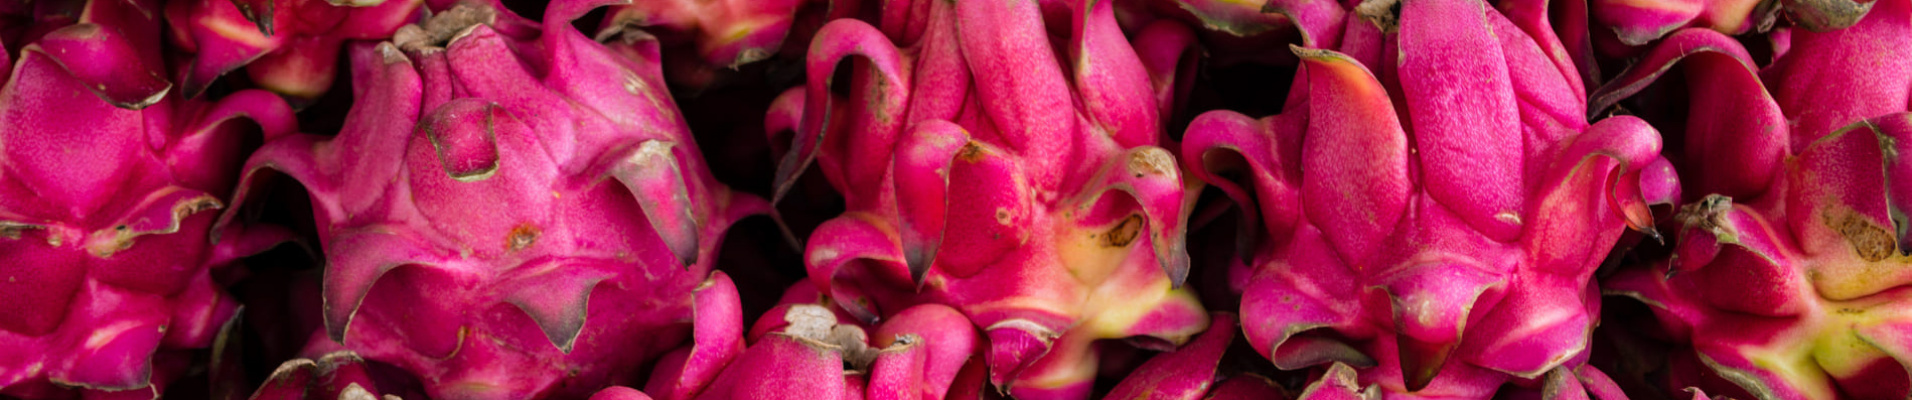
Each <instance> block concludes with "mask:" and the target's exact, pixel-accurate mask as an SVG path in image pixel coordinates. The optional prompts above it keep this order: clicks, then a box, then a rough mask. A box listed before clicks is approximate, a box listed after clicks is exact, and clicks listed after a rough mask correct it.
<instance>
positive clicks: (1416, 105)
mask: <svg viewBox="0 0 1912 400" xmlns="http://www.w3.org/2000/svg"><path fill="white" fill-rule="evenodd" d="M1514 6H1516V7H1519V6H1531V5H1518V4H1517V5H1514ZM1357 9H1358V11H1360V12H1359V14H1361V15H1359V16H1360V17H1362V18H1367V19H1369V20H1370V21H1377V22H1381V23H1370V22H1368V21H1349V22H1348V26H1349V27H1350V28H1349V29H1348V32H1349V33H1348V35H1347V36H1346V37H1344V38H1343V39H1342V40H1341V44H1342V49H1343V50H1344V51H1345V52H1346V54H1343V53H1341V52H1335V51H1330V50H1316V49H1307V48H1303V47H1296V48H1295V52H1296V53H1297V54H1298V55H1300V56H1301V57H1302V58H1303V60H1304V61H1303V66H1302V70H1301V72H1300V73H1299V74H1298V75H1297V78H1296V84H1295V86H1294V87H1295V88H1296V89H1295V91H1294V92H1293V93H1291V94H1290V97H1289V99H1288V102H1287V111H1285V112H1283V113H1282V114H1279V115H1275V116H1271V117H1267V118H1264V119H1261V120H1254V119H1250V118H1248V117H1246V116H1243V115H1240V114H1237V113H1233V112H1228V111H1218V112H1211V113H1209V114H1205V115H1203V116H1201V117H1198V118H1197V120H1196V121H1195V122H1194V123H1192V124H1191V125H1190V127H1189V130H1188V134H1187V136H1186V141H1185V142H1184V144H1183V145H1184V147H1183V149H1182V150H1183V158H1184V159H1185V160H1188V162H1187V164H1188V165H1189V166H1190V168H1191V171H1192V173H1193V174H1195V175H1196V176H1198V177H1201V178H1202V179H1203V180H1205V181H1208V182H1209V183H1211V184H1214V185H1216V186H1217V187H1219V188H1220V189H1222V190H1223V191H1224V192H1226V193H1227V194H1228V195H1229V196H1230V197H1231V198H1233V199H1235V201H1236V202H1237V204H1238V205H1239V206H1241V207H1243V208H1244V209H1245V210H1246V212H1244V213H1243V214H1244V215H1246V216H1249V217H1251V218H1256V220H1253V221H1249V225H1250V226H1258V227H1260V228H1259V229H1257V230H1255V231H1252V232H1249V233H1246V235H1248V236H1249V238H1252V240H1254V241H1253V242H1251V244H1250V246H1249V247H1248V249H1249V250H1250V254H1247V255H1245V256H1244V257H1245V258H1247V259H1248V261H1247V262H1248V264H1245V265H1242V266H1241V267H1239V268H1240V269H1242V270H1243V271H1241V272H1239V273H1238V275H1237V276H1241V277H1243V283H1241V284H1240V285H1241V289H1242V290H1243V292H1244V293H1243V299H1242V306H1241V310H1242V311H1241V312H1242V319H1243V320H1244V321H1249V322H1247V323H1245V324H1244V328H1243V330H1244V331H1245V333H1246V335H1247V338H1248V340H1249V343H1250V344H1252V345H1253V346H1254V347H1255V348H1256V349H1257V350H1258V351H1260V352H1261V353H1262V354H1263V355H1264V356H1266V357H1268V358H1269V359H1270V360H1273V361H1274V362H1275V365H1276V366H1277V367H1280V368H1282V369H1299V368H1306V367H1311V366H1318V365H1327V364H1329V363H1331V362H1341V363H1346V364H1348V365H1350V366H1353V367H1356V368H1359V369H1361V370H1362V372H1361V373H1360V374H1359V375H1360V379H1361V380H1362V381H1363V382H1371V383H1376V384H1379V385H1380V387H1381V389H1382V391H1384V392H1387V393H1391V394H1409V395H1412V396H1420V397H1450V396H1451V397H1462V398H1465V397H1485V396H1491V395H1492V394H1493V393H1494V390H1496V389H1497V388H1498V387H1500V386H1501V385H1502V384H1504V383H1507V382H1510V381H1513V382H1516V383H1519V382H1521V381H1527V380H1532V379H1537V378H1541V377H1542V376H1543V375H1546V374H1549V373H1550V371H1556V370H1575V369H1577V368H1578V367H1576V365H1578V364H1579V363H1580V362H1583V361H1584V360H1585V357H1586V352H1585V350H1586V349H1587V347H1588V342H1587V339H1588V337H1589V335H1590V331H1591V329H1592V328H1593V326H1594V325H1595V323H1596V321H1595V319H1596V318H1597V316H1598V315H1599V292H1598V290H1597V288H1596V286H1595V285H1594V284H1593V282H1592V279H1591V278H1592V275H1593V272H1594V270H1595V269H1597V268H1598V266H1599V265H1600V263H1601V262H1602V261H1603V260H1604V259H1605V258H1606V256H1607V254H1608V251H1609V250H1610V249H1611V246H1613V244H1614V243H1615V242H1616V241H1617V240H1618V239H1619V238H1620V236H1621V234H1622V233H1623V232H1624V231H1625V230H1626V228H1627V227H1629V226H1630V227H1635V228H1637V229H1650V227H1651V226H1652V223H1651V218H1652V217H1651V215H1650V213H1649V212H1648V211H1647V205H1648V204H1653V203H1660V202H1671V201H1673V200H1674V197H1675V194H1676V193H1677V185H1678V180H1677V178H1674V177H1673V176H1672V174H1671V169H1670V166H1669V165H1668V164H1667V162H1666V161H1665V159H1663V158H1661V157H1660V156H1659V155H1658V153H1659V149H1660V143H1659V136H1658V134H1657V133H1656V132H1654V131H1653V129H1652V128H1651V127H1649V126H1647V125H1646V124H1645V123H1644V122H1642V121H1640V120H1639V119H1637V118H1632V117H1614V118H1608V119H1606V120H1602V121H1600V122H1599V123H1595V124H1588V123H1587V122H1586V120H1585V119H1582V118H1583V117H1581V115H1584V113H1585V111H1584V110H1585V105H1584V103H1582V102H1581V100H1580V99H1581V98H1583V97H1582V96H1581V95H1580V93H1583V91H1584V89H1581V87H1580V86H1579V82H1580V81H1579V79H1577V78H1578V77H1579V74H1578V72H1576V71H1575V70H1574V68H1573V65H1572V63H1571V62H1569V61H1568V60H1569V57H1568V56H1566V53H1567V52H1566V50H1565V46H1562V45H1560V44H1559V43H1558V42H1557V41H1555V40H1554V39H1553V34H1552V30H1551V29H1550V28H1548V27H1547V22H1546V19H1545V16H1546V15H1547V12H1545V10H1544V9H1539V10H1533V9H1521V8H1510V9H1507V10H1497V9H1494V8H1492V7H1490V6H1488V5H1486V4H1484V3H1482V2H1479V1H1473V0H1403V1H1401V2H1399V3H1392V2H1387V1H1373V2H1369V3H1365V4H1362V5H1360V6H1359V7H1358V8H1357ZM1394 9H1398V10H1399V11H1398V14H1394V11H1388V10H1394ZM1382 13H1385V14H1382ZM1356 60H1363V61H1356ZM1364 65H1370V66H1380V68H1379V70H1378V71H1375V72H1373V73H1371V72H1370V69H1368V68H1366V67H1364ZM1516 132H1518V134H1515V133H1516ZM1225 176H1242V177H1243V178H1242V181H1235V180H1230V179H1226V178H1224V177H1225Z"/></svg>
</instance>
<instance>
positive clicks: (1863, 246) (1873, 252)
mask: <svg viewBox="0 0 1912 400" xmlns="http://www.w3.org/2000/svg"><path fill="white" fill-rule="evenodd" d="M1831 225H1832V229H1833V230H1835V231H1838V232H1839V236H1843V237H1845V238H1846V242H1847V243H1850V244H1852V250H1853V251H1856V252H1858V253H1859V258H1862V259H1865V260H1866V261H1879V260H1884V259H1885V258H1886V257H1889V256H1891V255H1892V250H1893V247H1894V246H1895V245H1894V244H1893V237H1892V233H1890V232H1886V230H1885V229H1884V228H1880V227H1879V226H1878V225H1875V224H1873V223H1871V222H1869V221H1866V220H1865V219H1863V218H1859V216H1858V214H1856V213H1846V215H1845V218H1840V219H1839V220H1838V221H1837V222H1834V223H1832V224H1831Z"/></svg>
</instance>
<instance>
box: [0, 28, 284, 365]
mask: <svg viewBox="0 0 1912 400" xmlns="http://www.w3.org/2000/svg"><path fill="white" fill-rule="evenodd" d="M158 6H159V4H158V3H157V2H153V1H90V2H66V3H61V4H41V5H39V7H37V8H31V10H30V11H29V12H27V13H26V14H24V15H25V16H26V18H25V19H23V21H26V22H25V23H27V24H29V26H24V27H16V28H21V30H19V31H14V32H22V33H20V34H18V35H17V36H15V35H9V38H10V39H12V40H19V41H21V43H20V44H19V47H9V48H16V49H19V50H18V52H17V53H8V52H0V73H4V74H6V75H5V77H6V78H5V81H4V84H3V85H0V278H3V279H0V397H21V398H29V399H33V398H65V397H75V396H77V395H86V396H89V398H91V397H96V396H97V397H111V398H117V397H124V398H153V397H156V396H158V395H159V394H160V393H162V392H163V391H164V390H165V388H166V386H167V385H168V384H169V383H171V382H173V381H174V380H176V379H179V378H181V377H182V376H183V375H185V374H187V373H188V372H189V369H190V366H189V363H190V362H191V360H192V359H193V350H195V349H204V348H206V347H208V346H210V345H211V344H212V340H213V337H214V336H215V334H216V332H217V330H218V328H219V326H220V325H221V324H224V323H225V322H226V320H227V319H228V318H230V317H231V316H232V315H233V313H234V312H235V308H236V306H237V304H236V303H235V302H234V301H233V299H232V298H231V296H229V295H227V294H226V293H225V292H224V290H223V289H222V288H221V287H220V286H219V285H218V284H217V283H215V282H214V280H213V275H212V270H213V269H218V268H222V267H225V266H227V265H230V264H232V263H234V262H236V261H238V259H239V258H241V257H244V256H247V255H251V254H253V253H256V252H259V251H262V250H264V249H265V248H266V247H270V246H272V245H275V244H277V243H279V242H282V241H284V240H287V239H289V238H290V235H289V233H287V232H285V231H283V230H279V229H273V228H269V227H259V228H254V229H239V228H233V229H228V230H226V231H225V232H224V234H223V236H224V238H223V240H220V241H218V242H216V243H215V242H213V241H211V240H209V239H210V236H211V235H209V233H210V230H211V229H212V228H213V225H214V224H213V222H214V220H215V219H216V218H217V216H218V213H217V212H214V210H218V209H220V208H222V207H224V204H225V200H224V199H225V198H226V197H225V196H226V195H228V194H230V193H231V190H232V188H233V185H234V182H235V181H236V180H237V178H238V173H237V171H238V170H237V168H238V167H239V166H240V163H241V160H242V159H243V157H244V151H246V149H245V147H246V145H245V144H244V143H245V139H246V138H248V137H251V136H253V135H258V134H259V132H263V134H264V135H266V136H282V135H286V134H289V133H291V132H293V131H296V130H297V126H296V122H295V121H294V120H293V118H292V111H291V109H290V108H289V107H287V106H286V104H285V103H284V102H283V101H280V100H279V99H278V98H277V97H276V96H273V95H271V94H270V93H266V92H262V91H240V92H236V93H233V94H232V95H230V96H228V97H226V98H224V99H221V100H220V101H219V102H217V103H209V102H197V101H189V100H185V99H182V98H180V96H178V95H177V93H175V92H173V91H172V90H171V89H172V84H171V83H170V82H168V81H167V80H166V79H165V78H164V76H165V73H164V72H162V71H164V69H163V68H164V64H163V63H162V59H161V55H160V52H159V45H158V43H157V40H158V39H157V38H159V29H160V22H159V21H158V20H156V19H154V18H153V17H152V16H153V15H156V14H155V11H157V10H158ZM69 12H70V13H69ZM8 45H10V46H12V45H15V44H13V43H9V44H8Z"/></svg>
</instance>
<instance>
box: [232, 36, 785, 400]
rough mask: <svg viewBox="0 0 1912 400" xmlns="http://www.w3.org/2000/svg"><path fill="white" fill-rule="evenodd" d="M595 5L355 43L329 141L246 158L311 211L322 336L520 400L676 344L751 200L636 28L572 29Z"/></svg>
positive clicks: (425, 375)
mask: <svg viewBox="0 0 1912 400" xmlns="http://www.w3.org/2000/svg"><path fill="white" fill-rule="evenodd" d="M602 3H603V2H598V1H558V2H554V3H552V4H550V7H549V9H548V10H547V12H546V14H545V17H544V21H543V23H542V24H541V25H542V26H540V24H538V23H533V22H531V21H529V20H527V19H524V18H522V17H517V16H515V15H511V14H509V13H508V12H506V11H501V10H498V9H496V8H493V6H490V5H483V4H461V5H458V6H456V7H453V8H450V9H448V10H445V11H443V12H440V13H438V14H436V15H434V16H433V17H432V18H431V19H430V20H428V21H425V22H424V23H423V25H410V26H406V27H404V28H400V29H399V30H398V32H397V34H396V36H395V37H394V39H393V40H392V41H391V42H385V43H380V44H378V45H376V46H372V45H369V44H367V45H359V46H356V47H354V49H353V51H352V57H353V58H352V72H353V74H354V76H353V82H354V83H355V85H354V88H353V94H354V95H355V96H354V97H355V98H356V99H357V100H356V105H355V106H354V107H353V108H352V111H351V113H350V114H349V115H348V116H347V117H346V122H345V125H344V126H345V128H344V130H343V131H342V132H340V133H339V134H338V135H337V136H336V137H328V136H319V135H299V136H291V137H286V138H283V139H279V140H275V141H272V142H270V143H268V144H267V145H266V146H265V147H264V148H262V149H261V150H260V151H259V152H258V153H257V154H256V155H254V156H253V158H252V159H251V160H249V161H248V163H247V165H246V171H247V173H248V176H249V177H253V178H258V177H264V176H269V175H271V174H272V173H278V174H284V175H289V176H291V177H292V178H294V179H296V180H297V181H298V183H300V184H303V186H304V187H305V189H306V190H307V191H308V192H309V194H310V196H311V198H312V203H313V218H314V220H315V222H316V225H317V227H318V234H319V235H320V237H319V239H320V242H321V244H322V245H323V248H324V253H325V258H326V261H327V263H328V265H327V266H326V274H325V280H324V283H323V286H324V287H323V294H324V307H325V309H324V318H325V328H326V331H327V333H328V336H329V337H330V340H335V341H339V342H340V343H342V344H343V345H344V347H345V348H346V349H350V350H353V351H355V352H357V353H358V354H359V355H361V356H363V357H365V358H366V359H369V360H373V361H379V362H384V363H389V364H393V365H396V366H398V367H400V368H402V369H404V370H406V371H409V372H410V373H412V374H414V375H417V376H418V378H419V379H420V380H421V381H422V383H423V385H424V386H425V390H426V392H427V394H429V395H430V396H431V397H433V398H459V399H499V398H507V399H528V398H541V397H547V396H549V397H564V398H569V397H574V396H576V397H581V396H582V395H584V394H588V393H591V392H593V391H595V390H597V389H598V388H601V387H605V386H608V385H613V384H626V383H629V382H628V381H629V380H632V379H635V378H636V376H635V374H636V372H637V371H638V370H639V368H640V367H642V366H643V365H645V364H646V363H648V362H650V361H651V360H653V359H655V358H657V357H658V356H659V355H661V354H662V353H663V352H664V351H665V350H667V349H669V348H671V347H673V346H676V345H677V344H678V343H679V342H680V341H682V340H684V339H685V336H686V334H687V333H688V329H687V328H688V327H687V322H689V320H690V309H691V290H692V289H693V288H695V287H696V286H697V284H698V282H701V281H702V279H703V277H704V275H706V274H708V273H709V271H710V268H711V264H712V262H713V259H714V258H715V257H714V254H715V252H716V249H717V247H718V242H719V241H720V240H721V239H722V233H723V232H724V230H725V229H727V228H728V227H729V226H730V224H731V222H733V221H735V220H736V219H738V218H740V217H742V216H745V215H749V214H753V213H758V212H761V211H763V210H764V206H765V204H764V203H763V202H762V201H761V200H757V199H755V198H752V197H749V196H745V195H735V194H732V193H731V192H730V191H729V190H728V189H726V188H725V187H724V186H722V185H720V184H718V183H717V182H716V181H714V180H713V179H712V178H711V177H710V176H709V174H708V172H707V171H706V170H705V168H704V162H703V160H702V158H701V156H700V155H699V153H698V151H697V149H696V144H695V143H692V142H691V141H690V140H689V138H690V136H689V132H687V131H686V129H685V128H684V123H683V121H682V120H681V117H679V115H678V114H677V111H676V108H675V105H674V104H673V101H672V100H671V97H670V96H669V94H668V93H667V92H666V91H665V90H664V87H663V85H664V83H663V81H662V77H661V76H660V74H659V72H658V69H657V65H658V60H657V51H656V46H655V42H653V41H650V40H647V38H648V37H649V36H647V35H644V34H643V33H642V32H626V33H624V34H619V35H612V36H609V37H607V38H606V40H605V41H604V42H598V41H593V40H591V39H590V38H588V37H585V36H584V35H583V34H581V33H579V32H578V31H576V30H575V29H574V28H573V27H572V25H571V23H570V21H571V20H572V19H573V18H576V17H578V16H580V15H583V14H584V13H585V12H587V11H589V10H591V9H592V8H594V7H596V6H598V5H601V4H602ZM250 182H251V180H249V183H250ZM240 197H241V198H244V197H245V193H244V192H242V193H241V196H240ZM229 215H230V214H229Z"/></svg>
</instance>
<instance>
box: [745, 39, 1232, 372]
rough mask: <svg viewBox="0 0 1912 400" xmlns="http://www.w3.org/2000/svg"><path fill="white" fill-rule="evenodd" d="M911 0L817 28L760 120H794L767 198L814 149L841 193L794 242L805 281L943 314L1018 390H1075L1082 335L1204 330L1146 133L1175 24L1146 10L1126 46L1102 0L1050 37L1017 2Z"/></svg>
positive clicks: (1160, 159)
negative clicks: (916, 16)
mask: <svg viewBox="0 0 1912 400" xmlns="http://www.w3.org/2000/svg"><path fill="white" fill-rule="evenodd" d="M929 3H930V4H929V7H930V9H929V10H928V11H927V14H926V15H927V17H925V22H924V23H922V24H890V23H884V24H881V25H882V26H883V29H881V30H879V29H878V28H877V27H873V26H871V25H869V24H866V23H864V22H862V21H856V20H837V21H834V22H831V23H830V24H829V25H826V26H825V27H824V28H823V29H822V30H821V31H820V32H819V33H818V35H817V38H816V39H815V41H813V42H812V46H811V49H810V56H809V58H808V62H809V64H808V66H807V71H808V73H809V76H808V83H807V85H806V86H805V88H803V89H801V90H797V91H792V92H791V93H790V94H788V95H787V97H785V98H784V100H782V101H778V102H777V103H776V107H774V108H773V109H772V110H771V115H770V116H768V117H767V121H766V125H768V126H769V129H768V130H769V131H770V132H773V133H774V132H778V131H781V130H783V129H784V128H792V127H794V128H796V134H795V136H794V137H795V139H794V140H793V141H792V143H793V146H791V147H790V148H789V153H788V154H787V155H786V156H784V157H783V159H782V164H781V165H780V166H779V169H778V175H777V179H776V182H777V184H778V186H777V188H778V193H779V196H781V194H782V193H785V192H786V191H787V190H789V188H790V187H791V184H792V183H794V182H796V181H795V179H796V177H797V176H798V173H800V172H802V171H803V170H804V169H805V168H807V166H808V165H809V164H811V163H812V161H814V162H815V163H816V164H818V166H819V169H820V170H821V171H822V173H823V177H824V178H825V179H826V180H827V181H828V182H829V183H830V185H832V186H834V187H835V188H836V189H837V190H838V191H839V192H840V193H842V194H843V197H844V199H845V204H846V209H847V210H848V212H847V213H845V214H844V215H842V216H839V217H837V218H835V219H832V220H830V221H827V222H825V223H823V224H822V226H820V227H818V228H817V229H816V230H815V231H814V232H813V233H811V235H810V238H809V243H808V248H807V252H806V254H807V258H808V260H806V264H807V265H808V267H809V276H810V280H811V281H812V282H814V283H815V284H816V285H818V291H819V292H821V293H824V294H827V295H829V296H830V297H831V298H832V299H833V300H834V304H835V305H836V306H838V307H843V308H844V309H845V311H846V312H847V313H848V314H850V315H852V316H854V317H855V318H856V319H859V320H863V321H874V320H878V319H879V318H881V317H885V316H889V315H891V313H894V312H897V311H898V310H903V309H907V308H909V307H912V306H916V305H919V304H944V305H948V306H950V307H954V308H956V309H958V310H961V311H962V313H963V314H964V315H966V316H967V317H968V318H969V319H970V320H971V321H972V322H974V323H975V324H976V325H977V326H979V327H981V328H982V329H983V331H984V332H985V334H986V335H987V336H988V337H989V339H990V343H991V346H990V348H989V349H988V350H987V355H986V357H985V358H986V361H987V363H988V367H989V375H990V380H991V382H992V383H994V384H995V385H996V386H997V387H998V388H999V389H1000V390H1003V391H1004V392H1006V393H1008V394H1010V395H1012V396H1014V397H1017V398H1030V399H1042V398H1063V399H1068V398H1084V397H1086V396H1088V395H1089V390H1090V384H1091V383H1092V381H1093V379H1094V376H1095V371H1096V366H1097V362H1096V360H1097V358H1096V353H1095V352H1094V351H1093V350H1092V348H1091V344H1092V343H1093V342H1094V341H1096V340H1101V339H1119V338H1133V337H1148V338H1151V339H1147V340H1143V341H1141V342H1144V343H1166V344H1175V343H1180V342H1182V341H1185V340H1186V339H1187V338H1189V337H1190V336H1192V335H1193V334H1194V333H1196V332H1199V331H1200V330H1201V329H1202V328H1203V327H1205V326H1207V323H1208V321H1207V312H1206V311H1204V309H1203V308H1202V307H1201V305H1200V304H1199V302H1198V300H1197V299H1196V298H1195V296H1194V294H1193V293H1192V292H1190V291H1189V290H1187V289H1186V288H1180V287H1178V286H1179V282H1180V281H1181V280H1182V278H1183V277H1184V276H1185V275H1186V273H1187V272H1186V271H1187V263H1188V261H1187V260H1188V258H1187V257H1188V256H1187V254H1186V251H1185V250H1184V248H1183V239H1182V238H1183V234H1182V230H1183V228H1182V227H1183V225H1184V224H1185V220H1186V218H1187V216H1186V214H1185V213H1184V211H1183V210H1184V209H1185V208H1184V206H1185V203H1186V202H1188V201H1191V200H1192V198H1187V197H1185V196H1183V190H1184V189H1183V187H1184V185H1186V184H1190V182H1185V181H1184V180H1183V179H1182V176H1181V173H1180V171H1179V169H1178V167H1177V166H1176V164H1175V160H1174V157H1173V156H1172V155H1171V153H1170V152H1168V151H1165V150H1163V149H1162V148H1159V147H1155V146H1154V144H1155V143H1159V141H1161V140H1162V137H1163V136H1165V134H1164V132H1163V128H1162V124H1163V123H1162V117H1161V115H1163V114H1164V110H1165V109H1168V108H1169V107H1171V105H1172V104H1173V100H1174V99H1173V92H1172V91H1171V90H1163V89H1161V87H1158V86H1152V82H1166V81H1170V80H1172V79H1166V78H1165V79H1160V80H1157V79H1153V78H1154V77H1173V76H1176V74H1175V72H1174V71H1173V70H1172V68H1174V66H1175V65H1176V64H1177V60H1180V59H1181V58H1182V56H1183V54H1184V53H1183V52H1184V51H1192V50H1189V49H1187V48H1186V47H1178V46H1186V45H1188V42H1189V41H1188V40H1187V39H1189V38H1191V37H1192V36H1191V35H1190V34H1189V33H1188V32H1187V30H1186V28H1183V27H1180V26H1179V25H1178V24H1176V23H1174V22H1170V21H1162V22H1161V23H1160V24H1158V25H1156V26H1154V27H1151V28H1150V29H1145V30H1144V31H1143V34H1141V35H1138V37H1137V39H1135V40H1134V43H1135V44H1134V45H1131V44H1130V42H1128V41H1127V40H1126V39H1125V38H1124V37H1123V35H1122V32H1121V31H1120V30H1119V28H1118V27H1117V26H1116V23H1115V19H1114V14H1113V9H1112V7H1111V5H1110V3H1109V2H1085V4H1084V7H1083V8H1080V9H1078V10H1075V11H1074V12H1077V13H1078V14H1076V16H1075V17H1074V21H1073V23H1072V26H1071V27H1070V30H1067V31H1063V32H1071V36H1070V37H1067V38H1054V37H1051V36H1049V35H1048V34H1047V32H1051V31H1056V30H1054V29H1048V28H1047V27H1045V25H1044V24H1043V16H1042V15H1041V14H1042V11H1041V10H1040V9H1039V8H1040V6H1039V5H1038V4H1036V3H1035V2H987V1H982V2H977V1H964V2H953V3H952V2H940V1H933V2H929ZM971 21H974V22H973V23H972V22H971ZM919 25H920V26H921V30H920V34H918V33H917V31H915V30H913V29H910V28H909V27H910V26H919ZM1156 35H1164V37H1167V38H1171V39H1173V38H1180V39H1183V40H1157V39H1155V37H1156ZM912 38H913V39H915V40H914V41H913V42H911V41H909V39H912ZM1032 38H1050V39H1051V40H1040V39H1032ZM1051 41H1054V42H1057V43H1066V46H1065V47H1064V48H1063V49H1061V50H1060V51H1058V50H1057V49H1054V48H1052V47H1050V42H1051ZM896 43H902V44H904V45H906V46H907V47H905V48H902V49H899V48H897V47H896V45H895V44H896ZM1178 49H1180V50H1178ZM1052 54H1054V55H1056V57H1058V58H1060V59H1062V60H1066V61H1067V62H1066V63H1063V62H1058V60H1057V59H1056V58H1050V57H1049V55H1052ZM1142 55H1148V56H1150V58H1148V59H1144V58H1142ZM853 57H854V59H853ZM846 60H850V61H851V62H850V63H849V65H851V69H852V71H853V74H852V75H851V79H852V81H851V82H849V87H850V88H851V89H850V91H849V93H850V94H849V95H848V96H841V95H836V94H833V93H832V92H831V91H830V90H827V89H825V88H829V87H831V85H832V82H831V81H830V80H831V78H832V75H833V71H836V70H837V68H836V67H837V66H838V65H841V64H842V63H844V62H845V61H846ZM1156 66H1167V68H1168V69H1157V68H1150V67H1156ZM1063 68H1072V69H1073V71H1072V72H1071V73H1066V74H1065V73H1064V70H1063ZM1069 77H1073V79H1074V80H1075V81H1074V82H1073V83H1072V82H1070V81H1069V80H1068V79H1069ZM798 99H801V101H798Z"/></svg>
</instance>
